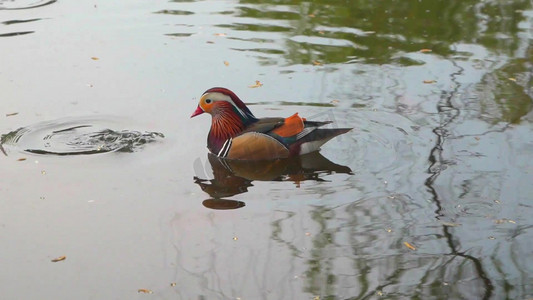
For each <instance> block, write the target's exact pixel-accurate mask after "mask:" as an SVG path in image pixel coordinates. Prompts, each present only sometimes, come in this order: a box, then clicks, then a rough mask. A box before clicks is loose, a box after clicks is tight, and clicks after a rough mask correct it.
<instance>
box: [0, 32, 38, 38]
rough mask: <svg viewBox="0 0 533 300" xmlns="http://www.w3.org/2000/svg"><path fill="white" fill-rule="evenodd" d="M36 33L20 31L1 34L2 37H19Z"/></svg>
mask: <svg viewBox="0 0 533 300" xmlns="http://www.w3.org/2000/svg"><path fill="white" fill-rule="evenodd" d="M34 32H35V31H19V32H10V33H2V34H0V37H11V36H19V35H25V34H30V33H34Z"/></svg>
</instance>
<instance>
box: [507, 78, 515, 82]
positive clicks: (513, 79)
mask: <svg viewBox="0 0 533 300" xmlns="http://www.w3.org/2000/svg"><path fill="white" fill-rule="evenodd" d="M508 79H509V80H511V81H514V82H516V78H513V77H510V78H508Z"/></svg>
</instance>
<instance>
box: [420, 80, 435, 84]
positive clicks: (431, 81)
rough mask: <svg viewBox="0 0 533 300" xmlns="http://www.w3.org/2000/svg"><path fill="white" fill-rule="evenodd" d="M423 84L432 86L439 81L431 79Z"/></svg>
mask: <svg viewBox="0 0 533 300" xmlns="http://www.w3.org/2000/svg"><path fill="white" fill-rule="evenodd" d="M423 82H424V83H426V84H430V83H435V82H437V80H433V79H430V80H424V81H423Z"/></svg>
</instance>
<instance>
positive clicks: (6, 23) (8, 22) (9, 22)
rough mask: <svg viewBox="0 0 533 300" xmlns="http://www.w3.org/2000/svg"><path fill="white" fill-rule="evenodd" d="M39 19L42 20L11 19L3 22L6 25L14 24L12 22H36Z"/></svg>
mask: <svg viewBox="0 0 533 300" xmlns="http://www.w3.org/2000/svg"><path fill="white" fill-rule="evenodd" d="M39 20H41V19H28V20H9V21H5V22H2V24H4V25H12V24H20V23H29V22H35V21H39Z"/></svg>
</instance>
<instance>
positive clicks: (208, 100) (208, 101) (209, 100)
mask: <svg viewBox="0 0 533 300" xmlns="http://www.w3.org/2000/svg"><path fill="white" fill-rule="evenodd" d="M211 102H213V100H211V99H205V103H207V104H209V103H211Z"/></svg>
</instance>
